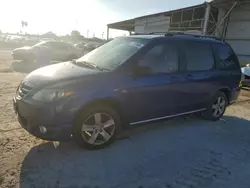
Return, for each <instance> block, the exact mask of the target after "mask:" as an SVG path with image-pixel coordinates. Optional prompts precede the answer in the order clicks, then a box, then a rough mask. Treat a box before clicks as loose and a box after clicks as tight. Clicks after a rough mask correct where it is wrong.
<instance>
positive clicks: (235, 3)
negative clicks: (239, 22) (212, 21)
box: [213, 1, 238, 35]
mask: <svg viewBox="0 0 250 188" xmlns="http://www.w3.org/2000/svg"><path fill="white" fill-rule="evenodd" d="M237 3H238V1H235V2H234V4H233V6H232V7H231V8H230V9H229V10H228V11H227V13H226V15H225V16H224V18H223V19H222V20H221V21H220V23H219V24H218V25H216V28H215V31H214V33H213V35H214V34H215V33H216V31H217V29H218V27H220V26H221V24H223V22H224V21H225V19H226V18H227V17H228V15H229V14H230V13H231V11H232V10H233V9H234V7H235V6H236V5H237Z"/></svg>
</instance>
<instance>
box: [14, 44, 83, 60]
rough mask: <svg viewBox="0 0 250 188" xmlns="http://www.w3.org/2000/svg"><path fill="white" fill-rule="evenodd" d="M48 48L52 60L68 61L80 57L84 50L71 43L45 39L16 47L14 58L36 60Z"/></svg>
mask: <svg viewBox="0 0 250 188" xmlns="http://www.w3.org/2000/svg"><path fill="white" fill-rule="evenodd" d="M45 48H46V49H47V50H48V51H49V52H50V54H51V60H52V61H68V60H72V59H76V58H79V57H80V56H81V55H82V52H81V51H80V50H79V49H77V48H76V47H74V46H73V45H71V44H68V43H65V42H58V41H43V42H40V43H38V44H36V45H34V46H26V47H21V48H16V49H14V50H13V52H12V56H13V59H15V60H23V61H34V60H36V57H37V56H39V53H42V52H44V49H45Z"/></svg>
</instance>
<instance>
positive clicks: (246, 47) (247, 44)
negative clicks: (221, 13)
mask: <svg viewBox="0 0 250 188" xmlns="http://www.w3.org/2000/svg"><path fill="white" fill-rule="evenodd" d="M225 39H226V41H227V42H228V43H229V44H230V45H231V46H232V48H233V49H234V50H235V52H236V54H237V55H238V57H239V59H240V61H241V62H250V5H249V4H248V5H244V6H242V7H240V8H236V9H233V11H232V12H231V15H230V17H229V22H228V27H227V31H226V37H225Z"/></svg>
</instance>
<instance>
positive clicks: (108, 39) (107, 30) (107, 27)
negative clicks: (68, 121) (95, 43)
mask: <svg viewBox="0 0 250 188" xmlns="http://www.w3.org/2000/svg"><path fill="white" fill-rule="evenodd" d="M107 40H109V26H108V27H107Z"/></svg>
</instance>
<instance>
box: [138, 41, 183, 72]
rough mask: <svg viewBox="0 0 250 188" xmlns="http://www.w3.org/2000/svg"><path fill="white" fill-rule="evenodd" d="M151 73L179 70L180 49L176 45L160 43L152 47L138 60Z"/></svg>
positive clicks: (139, 64)
mask: <svg viewBox="0 0 250 188" xmlns="http://www.w3.org/2000/svg"><path fill="white" fill-rule="evenodd" d="M138 66H142V67H148V68H150V70H151V73H153V74H157V73H174V72H177V71H178V51H177V48H176V47H175V46H174V45H171V44H160V45H156V46H154V47H153V48H151V49H150V50H149V51H148V52H147V53H146V54H145V55H144V56H143V57H142V58H141V59H140V60H139V62H138Z"/></svg>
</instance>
